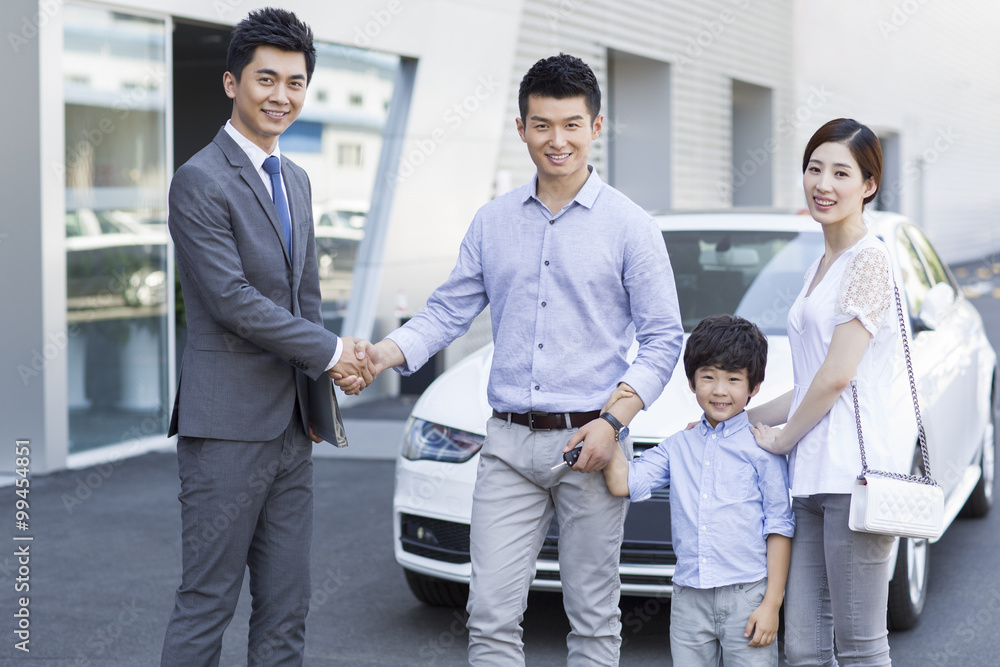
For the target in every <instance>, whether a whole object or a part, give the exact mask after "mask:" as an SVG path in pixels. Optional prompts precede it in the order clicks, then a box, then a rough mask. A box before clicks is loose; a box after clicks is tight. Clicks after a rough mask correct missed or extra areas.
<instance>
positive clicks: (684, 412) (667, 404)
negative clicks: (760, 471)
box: [411, 334, 792, 443]
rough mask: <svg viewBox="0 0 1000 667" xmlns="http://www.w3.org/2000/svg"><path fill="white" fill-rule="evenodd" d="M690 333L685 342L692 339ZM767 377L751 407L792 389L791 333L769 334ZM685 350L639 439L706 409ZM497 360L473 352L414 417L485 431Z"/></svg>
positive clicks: (489, 351)
mask: <svg viewBox="0 0 1000 667" xmlns="http://www.w3.org/2000/svg"><path fill="white" fill-rule="evenodd" d="M687 338H688V336H687V334H685V336H684V342H685V343H686V342H687ZM767 342H768V358H767V371H766V379H765V380H764V383H763V384H762V385H761V389H760V393H758V394H757V395H756V396H754V397H753V398H752V399H751V402H750V405H755V404H756V405H760V404H762V403H765V402H767V401H769V400H771V399H772V398H775V397H776V396H780V395H781V394H783V393H785V392H786V391H788V390H789V389H791V388H792V366H791V353H790V352H789V349H788V337H787V336H777V335H772V336H768V339H767ZM637 350H638V345H637V344H633V345H632V348H631V350H629V356H628V358H629V360H630V361H631V360H632V359H634V358H635V355H636V352H637ZM682 359H683V351H682V353H681V358H680V359H678V361H677V365H676V367H675V368H674V373H673V375H672V376H671V378H670V382H668V383H667V386H666V388H665V389H664V390H663V393H662V394H661V395H660V397H659V398H657V399H656V401H654V402H653V405H651V406H650V407H649V409H648V410H643V411H642V412H640V413H639V414H638V415H636V417H635V419H634V420H632V423H631V425H630V427H629V431H630V433H631V436H632V440H633V441H635V442H649V443H655V442H659V441H660V440H662V439H663V438H665V437H667V436H668V435H670V434H671V433H676V432H677V431H679V430H681V429H683V428H685V427H686V426H687V424H689V423H690V422H693V421H697V420H699V419H700V418H701V414H702V411H701V408H699V407H698V403H697V401H695V397H694V393H693V392H692V391H691V389H690V387H689V386H688V381H687V377H686V376H685V374H684V363H683V361H682ZM492 360H493V345H492V344H490V345H487V346H485V347H482V348H480V349H479V350H477V351H476V352H474V353H472V354H471V355H469V356H468V357H466V358H465V359H463V360H462V361H461V362H459V363H458V364H456V365H455V366H453V367H452V368H450V369H449V370H448V371H446V372H445V373H443V374H442V375H441V377H439V378H438V379H437V380H435V381H434V382H433V383H432V384H431V386H430V387H428V388H427V390H426V391H425V392H424V393H423V395H421V397H420V399H419V400H418V401H417V403H416V404H415V405H414V406H413V412H412V413H411V414H412V416H413V417H416V418H418V419H424V420H426V421H430V422H434V423H436V424H442V425H444V426H450V427H452V428H457V429H460V430H462V431H468V432H470V433H478V434H480V435H485V433H486V422H487V420H488V419H489V418H490V415H491V414H492V409H491V408H490V405H489V403H488V402H487V398H486V384H487V382H488V380H489V372H490V365H491V363H492Z"/></svg>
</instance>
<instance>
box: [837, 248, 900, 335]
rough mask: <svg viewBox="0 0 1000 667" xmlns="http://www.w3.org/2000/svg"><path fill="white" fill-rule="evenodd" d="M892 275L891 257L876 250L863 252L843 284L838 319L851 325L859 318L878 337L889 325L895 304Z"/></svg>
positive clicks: (846, 273)
mask: <svg viewBox="0 0 1000 667" xmlns="http://www.w3.org/2000/svg"><path fill="white" fill-rule="evenodd" d="M889 275H890V274H889V257H888V256H887V254H886V253H885V252H883V251H882V250H880V249H879V248H874V247H867V248H862V249H861V250H859V251H858V252H857V253H856V254H855V255H854V258H853V260H852V261H851V266H850V267H848V269H847V271H846V272H845V273H844V278H843V280H842V282H841V283H840V296H839V298H838V299H837V315H838V319H842V320H843V321H844V322H848V321H850V320H851V319H853V318H855V317H856V318H858V321H860V322H861V324H862V325H864V327H865V329H867V330H868V332H869V333H871V334H872V335H873V336H874V335H875V332H876V331H878V330H879V328H880V327H881V326H882V325H883V324H884V323H885V318H886V315H887V314H888V313H889V306H890V305H891V304H892V283H891V281H890V280H889Z"/></svg>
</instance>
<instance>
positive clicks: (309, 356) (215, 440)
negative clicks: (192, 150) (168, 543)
mask: <svg viewBox="0 0 1000 667" xmlns="http://www.w3.org/2000/svg"><path fill="white" fill-rule="evenodd" d="M315 64H316V52H315V49H314V48H313V43H312V31H311V30H310V28H309V27H308V26H307V25H306V24H304V23H302V22H301V21H299V20H298V19H297V18H296V17H295V15H294V14H292V13H290V12H287V11H283V10H278V9H262V10H259V11H256V12H252V13H251V14H250V15H249V16H248V17H247V18H246V19H244V20H243V21H242V22H240V23H239V24H238V25H237V26H236V27H235V28H234V30H233V36H232V42H231V43H230V46H229V54H228V61H227V71H226V72H225V74H224V76H223V85H224V88H225V92H226V95H227V96H228V97H230V98H231V99H232V100H233V112H232V117H231V118H230V120H229V122H227V123H226V125H225V127H223V128H222V129H221V130H220V131H219V133H218V134H217V135H216V137H215V139H214V140H213V141H212V143H211V144H209V145H208V146H206V147H205V148H204V149H202V150H201V151H200V152H199V153H198V154H197V155H195V156H194V157H192V158H191V159H190V160H189V161H188V162H187V163H186V164H184V165H183V166H182V167H181V168H180V169H178V170H177V173H176V174H175V176H174V178H173V181H172V183H171V186H170V198H169V219H168V223H169V226H170V233H171V235H172V237H173V239H174V243H175V247H176V251H177V266H178V272H179V275H180V281H181V286H182V288H183V290H184V300H185V307H186V315H187V324H188V341H187V345H186V347H185V350H184V356H183V361H182V367H181V377H180V381H179V383H178V390H177V400H176V403H175V405H174V412H173V416H172V419H171V425H170V434H171V435H173V434H179V436H180V437H179V439H178V442H177V459H178V466H179V473H180V479H181V492H180V495H179V499H180V501H181V519H182V531H183V554H182V558H183V575H182V580H181V584H180V587H179V588H178V589H177V595H176V601H175V606H174V611H173V614H172V616H171V618H170V623H169V625H168V627H167V632H166V639H165V642H164V646H163V654H162V662H161V664H162V665H183V666H184V667H192V666H194V665H218V663H219V658H220V654H221V650H222V635H223V632H224V631H225V629H226V626H228V624H229V622H230V620H231V619H232V616H233V613H234V610H235V608H236V603H237V599H238V598H239V593H240V588H241V587H242V583H243V575H244V572H245V570H246V568H247V567H249V569H250V592H251V594H252V596H253V611H252V613H251V617H250V636H249V645H248V663H249V664H250V665H255V664H266V665H301V664H302V657H303V653H304V648H305V618H306V613H307V612H308V609H309V598H310V586H309V548H310V544H311V539H312V516H313V505H312V502H313V501H312V475H313V471H312V459H311V454H312V441H311V440H310V434H311V429H310V426H309V421H308V413H307V408H308V405H309V402H308V385H309V380H310V379H312V380H315V379H317V378H319V377H321V376H322V375H323V374H324V373H328V374H330V375H331V376H332V375H333V374H334V373H336V374H338V376H340V375H343V376H348V377H351V376H353V377H356V378H357V380H356V388H360V387H362V386H364V385H365V384H367V383H368V382H371V380H372V372H371V371H372V367H371V365H370V361H371V360H370V359H367V358H365V355H364V351H365V350H366V349H367V345H368V344H367V343H366V342H364V341H358V340H355V339H351V338H346V337H345V338H338V337H337V336H336V335H334V334H333V333H331V332H329V331H327V330H326V329H325V328H324V327H323V324H322V319H321V316H320V302H321V297H320V289H319V277H318V269H317V264H316V250H315V237H314V229H313V219H312V206H311V201H310V200H311V191H310V184H309V179H308V177H307V176H306V173H305V172H304V171H303V170H302V169H301V168H300V167H298V166H297V165H295V164H294V163H293V162H291V161H290V160H289V159H288V158H286V157H282V156H281V155H280V152H279V150H278V137H279V136H280V135H281V133H282V132H284V130H285V129H287V128H288V126H289V125H290V124H291V123H292V122H293V121H294V120H295V118H296V117H297V116H298V114H299V112H300V110H301V108H302V103H303V101H304V100H305V94H306V86H307V85H308V83H309V79H310V77H311V76H312V72H313V69H314V67H315Z"/></svg>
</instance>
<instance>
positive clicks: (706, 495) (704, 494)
mask: <svg viewBox="0 0 1000 667" xmlns="http://www.w3.org/2000/svg"><path fill="white" fill-rule="evenodd" d="M535 389H538V387H535ZM701 497H702V498H708V494H707V493H703V494H701Z"/></svg>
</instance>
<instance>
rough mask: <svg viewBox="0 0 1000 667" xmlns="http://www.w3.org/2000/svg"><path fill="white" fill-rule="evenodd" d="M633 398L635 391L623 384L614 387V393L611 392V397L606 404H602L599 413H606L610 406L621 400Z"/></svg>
mask: <svg viewBox="0 0 1000 667" xmlns="http://www.w3.org/2000/svg"><path fill="white" fill-rule="evenodd" d="M633 396H635V390H634V389H632V387H630V386H628V385H627V384H625V383H624V382H623V383H621V384H619V385H618V386H617V387H615V390H614V392H612V394H611V397H610V398H609V399H608V402H607V403H605V404H604V407H603V408H601V412H607V411H608V410H610V409H611V406H612V405H614V404H615V403H617V402H618V401H620V400H621V399H623V398H632V397H633Z"/></svg>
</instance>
